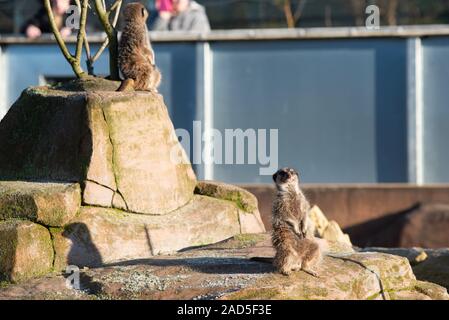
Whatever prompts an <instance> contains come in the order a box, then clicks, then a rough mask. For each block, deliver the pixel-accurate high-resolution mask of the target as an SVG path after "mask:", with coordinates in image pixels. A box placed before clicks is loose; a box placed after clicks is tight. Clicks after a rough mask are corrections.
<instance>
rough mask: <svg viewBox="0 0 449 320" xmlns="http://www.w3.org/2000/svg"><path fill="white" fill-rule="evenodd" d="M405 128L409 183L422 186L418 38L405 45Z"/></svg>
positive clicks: (419, 44) (420, 61)
mask: <svg viewBox="0 0 449 320" xmlns="http://www.w3.org/2000/svg"><path fill="white" fill-rule="evenodd" d="M407 66H408V67H407V68H408V69H407V92H408V93H407V119H408V120H407V128H408V133H407V137H408V142H407V143H408V161H409V165H408V176H409V182H411V183H416V184H423V183H424V177H423V175H424V174H423V161H424V159H423V149H422V148H423V120H422V118H423V82H422V77H423V69H422V68H423V59H422V46H421V39H420V38H417V37H416V38H411V39H409V40H408V44H407Z"/></svg>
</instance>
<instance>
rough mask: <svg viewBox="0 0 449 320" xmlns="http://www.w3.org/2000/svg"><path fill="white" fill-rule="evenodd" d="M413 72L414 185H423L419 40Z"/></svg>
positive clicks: (421, 64)
mask: <svg viewBox="0 0 449 320" xmlns="http://www.w3.org/2000/svg"><path fill="white" fill-rule="evenodd" d="M415 50H416V58H415V65H416V67H415V72H416V76H415V77H416V183H417V184H420V185H421V184H423V183H424V150H423V147H424V141H423V138H424V128H423V125H424V123H423V116H424V109H423V107H424V97H423V92H424V89H423V67H424V61H423V49H422V41H421V38H416V40H415Z"/></svg>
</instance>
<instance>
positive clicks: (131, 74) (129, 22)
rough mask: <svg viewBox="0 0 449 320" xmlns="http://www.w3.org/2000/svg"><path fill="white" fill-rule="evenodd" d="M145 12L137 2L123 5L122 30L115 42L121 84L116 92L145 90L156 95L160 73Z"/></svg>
mask: <svg viewBox="0 0 449 320" xmlns="http://www.w3.org/2000/svg"><path fill="white" fill-rule="evenodd" d="M148 15H149V14H148V11H147V9H146V8H145V7H144V6H143V5H142V4H141V3H138V2H132V3H129V4H127V5H126V7H125V9H124V20H125V27H124V28H123V32H122V36H121V38H120V43H119V54H118V64H119V68H120V71H121V72H122V74H123V77H124V81H123V82H122V84H121V86H120V88H119V89H118V90H117V91H126V90H129V89H130V88H133V89H134V90H147V91H153V92H157V88H158V86H159V84H160V82H161V73H160V71H159V69H158V68H157V67H156V61H155V56H154V51H153V48H152V47H151V43H150V40H149V36H148V29H147V24H146V21H147V19H148Z"/></svg>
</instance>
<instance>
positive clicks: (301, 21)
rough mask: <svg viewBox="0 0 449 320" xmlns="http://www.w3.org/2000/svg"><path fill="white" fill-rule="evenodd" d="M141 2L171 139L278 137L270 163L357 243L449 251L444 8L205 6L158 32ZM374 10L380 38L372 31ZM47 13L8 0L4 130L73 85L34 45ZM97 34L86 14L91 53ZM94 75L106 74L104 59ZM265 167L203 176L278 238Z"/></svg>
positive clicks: (0, 111)
mask: <svg viewBox="0 0 449 320" xmlns="http://www.w3.org/2000/svg"><path fill="white" fill-rule="evenodd" d="M186 1H187V0H186ZM106 2H107V3H108V4H109V5H110V4H111V3H112V2H113V1H106ZM124 2H125V3H126V2H131V1H124ZM141 2H142V3H144V4H145V5H146V6H147V8H148V9H149V10H150V11H151V17H150V19H149V21H148V26H149V29H150V30H151V32H150V37H151V39H152V42H153V46H154V49H155V52H156V61H157V64H158V66H159V67H160V69H161V70H162V73H163V82H162V85H161V88H160V92H161V93H162V94H163V95H164V99H165V102H166V104H167V106H168V108H169V111H170V115H171V117H172V120H173V122H174V125H175V127H176V128H178V129H185V130H187V131H188V132H189V133H190V134H191V136H193V127H194V125H193V122H194V121H201V125H202V130H204V129H207V128H216V129H218V130H219V131H220V132H222V133H224V132H225V129H242V130H247V129H251V130H256V131H257V130H260V129H266V130H267V136H266V139H267V141H270V136H269V135H268V132H269V130H270V129H276V130H278V141H277V142H278V143H277V150H276V148H274V145H272V144H271V143H268V149H267V150H264V151H266V153H267V155H270V156H271V160H272V161H274V160H277V165H278V167H284V166H291V167H294V168H297V169H298V170H299V171H300V173H301V179H302V181H303V182H304V183H305V189H306V191H307V193H308V195H309V197H310V198H311V201H312V202H313V203H317V204H319V205H320V207H321V208H322V209H323V211H324V212H325V214H327V215H328V216H329V217H330V218H331V219H335V220H337V221H338V222H339V223H340V224H341V225H342V227H344V228H345V230H346V231H347V232H349V233H350V235H351V236H352V237H353V239H354V242H355V243H356V244H358V245H361V246H366V245H382V246H413V245H422V246H427V247H441V246H447V245H448V244H449V233H448V232H447V230H448V229H447V228H449V184H448V183H449V170H448V169H447V167H448V165H447V164H448V163H449V144H448V141H449V139H448V138H449V106H448V101H449V90H447V88H446V84H447V80H448V78H449V59H448V58H449V26H447V25H446V24H447V23H449V0H198V1H196V5H198V7H196V10H197V13H198V10H199V11H202V12H204V14H205V16H206V17H207V20H208V22H205V23H203V25H202V29H199V30H189V29H184V30H182V29H181V30H172V31H170V30H169V29H167V30H166V31H161V30H162V29H160V28H158V27H157V25H158V19H160V18H161V17H163V14H161V12H163V11H164V10H167V11H168V10H169V9H163V8H164V6H165V5H167V4H168V5H171V4H170V3H171V2H170V1H162V0H158V1H153V0H152V1H141ZM373 4H374V5H377V6H378V7H379V9H380V17H379V18H380V29H379V30H372V29H368V28H366V26H365V24H366V20H367V18H368V17H369V15H370V14H367V13H366V8H367V6H369V5H373ZM201 8H202V9H201ZM40 9H41V1H39V0H26V1H25V0H14V1H12V0H0V119H1V118H2V117H3V116H4V114H5V113H6V112H7V110H8V109H9V107H10V106H11V105H12V104H13V102H14V101H15V100H16V99H17V98H18V96H19V95H20V93H21V91H22V90H23V89H24V88H26V87H27V86H30V85H39V84H40V85H43V84H46V83H53V82H58V81H63V80H67V79H71V78H72V77H73V74H72V71H71V68H70V66H69V65H68V64H67V63H66V61H65V60H64V58H63V57H62V55H61V54H60V51H59V48H58V47H57V45H56V44H55V43H54V40H53V39H52V37H51V36H50V35H48V34H47V35H46V34H45V32H42V35H39V36H32V37H31V36H30V35H31V33H28V31H29V30H28V29H27V28H28V27H29V25H30V24H32V23H41V21H40V19H41V18H40V17H39V12H40V11H39V10H40ZM35 21H38V22H35ZM121 26H122V22H121V21H119V24H118V28H119V29H120V28H121ZM209 26H210V29H211V31H210V32H209V31H207V30H208V28H209ZM27 30H28V31H27ZM100 30H101V28H100V25H99V24H98V22H97V19H96V17H95V14H93V13H91V14H90V16H89V19H88V32H89V39H90V41H91V43H92V46H93V48H94V49H95V48H98V47H99V46H100V44H101V42H102V39H103V35H102V34H101V33H99V32H100ZM67 40H68V42H69V43H71V45H70V46H69V47H70V48H71V50H73V48H74V46H73V43H74V36H73V35H69V34H68V35H67ZM95 72H96V74H98V75H107V72H108V57H107V52H106V53H105V54H104V55H103V56H102V57H101V58H100V59H99V60H98V61H97V62H96V64H95ZM192 144H193V142H192V143H191V146H190V150H188V151H189V152H190V156H191V159H192V158H193V152H194V148H193V145H192ZM203 148H204V146H203ZM270 153H271V154H270ZM245 156H246V157H245V159H248V154H245ZM267 166H268V165H267V164H261V163H256V164H244V165H237V164H211V165H205V164H203V163H200V164H194V168H195V171H196V173H197V175H198V177H199V178H200V179H214V180H221V181H225V182H229V183H236V184H240V185H243V186H245V187H246V188H248V189H249V190H250V191H252V192H254V193H255V194H256V195H257V196H258V198H259V201H260V209H261V212H262V215H263V216H264V219H265V222H266V224H267V226H269V215H270V206H271V197H272V193H273V187H272V184H271V176H270V175H260V173H259V169H260V167H267ZM425 204H430V207H428V206H427V207H422V205H425ZM413 217H415V218H413ZM413 219H414V220H413ZM410 221H412V222H410ZM410 226H413V227H410ZM407 228H409V229H410V228H412V231H404V230H409V229H407ZM413 228H414V229H413ZM438 228H439V229H438ZM437 229H438V230H440V232H439V231H437ZM407 232H408V233H409V234H410V233H411V234H413V237H408V238H407V239H408V240H405V238H406V237H405V236H404V237H401V234H405V233H407ZM367 234H369V235H370V236H369V237H367V236H366V235H367ZM374 234H375V235H378V236H377V238H376V237H374V236H373V235H374ZM388 235H389V236H388ZM407 241H408V242H407Z"/></svg>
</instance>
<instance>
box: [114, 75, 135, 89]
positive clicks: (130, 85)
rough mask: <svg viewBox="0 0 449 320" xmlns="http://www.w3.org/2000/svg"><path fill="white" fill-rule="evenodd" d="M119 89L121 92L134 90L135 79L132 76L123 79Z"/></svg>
mask: <svg viewBox="0 0 449 320" xmlns="http://www.w3.org/2000/svg"><path fill="white" fill-rule="evenodd" d="M117 91H121V92H127V91H134V80H133V79H130V78H128V79H125V80H123V81H122V83H121V84H120V87H119V88H118V89H117Z"/></svg>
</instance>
